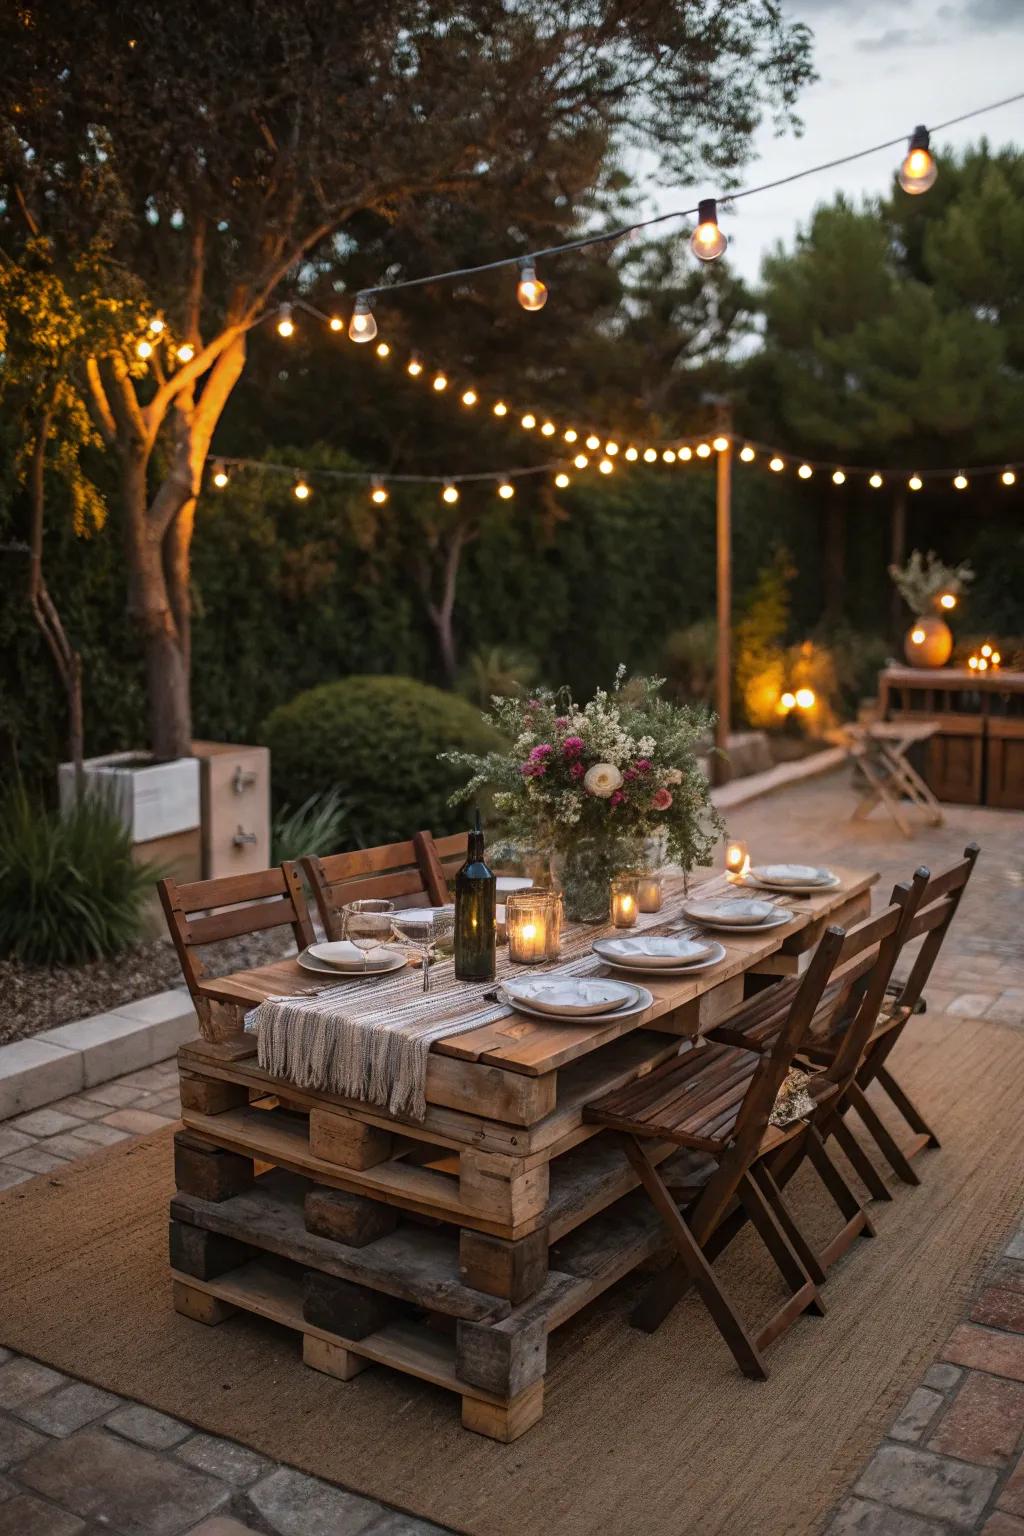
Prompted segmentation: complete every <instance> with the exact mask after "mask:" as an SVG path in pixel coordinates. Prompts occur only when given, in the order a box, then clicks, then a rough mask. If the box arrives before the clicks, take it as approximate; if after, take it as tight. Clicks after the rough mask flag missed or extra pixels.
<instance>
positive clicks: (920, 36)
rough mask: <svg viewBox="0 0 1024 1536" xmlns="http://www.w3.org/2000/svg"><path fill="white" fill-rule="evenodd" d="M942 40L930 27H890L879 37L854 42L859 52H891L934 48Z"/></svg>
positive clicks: (864, 38) (863, 38)
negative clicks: (899, 49) (905, 49)
mask: <svg viewBox="0 0 1024 1536" xmlns="http://www.w3.org/2000/svg"><path fill="white" fill-rule="evenodd" d="M941 41H942V38H941V37H939V36H937V35H936V33H935V32H934V31H932V30H931V29H929V28H928V27H890V28H889V29H888V30H887V31H885V32H882V33H881V34H880V35H879V36H878V37H862V38H860V39H859V40H858V42H856V43H855V44H854V47H855V48H856V49H857V51H858V53H891V52H893V51H895V50H896V49H897V48H933V47H934V46H935V44H936V43H939V42H941Z"/></svg>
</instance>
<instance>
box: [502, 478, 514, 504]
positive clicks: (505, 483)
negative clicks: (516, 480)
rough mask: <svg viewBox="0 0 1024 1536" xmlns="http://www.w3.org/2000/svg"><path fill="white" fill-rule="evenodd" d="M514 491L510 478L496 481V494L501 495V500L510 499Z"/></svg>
mask: <svg viewBox="0 0 1024 1536" xmlns="http://www.w3.org/2000/svg"><path fill="white" fill-rule="evenodd" d="M515 493H516V488H515V486H514V485H513V484H512V482H511V480H499V481H498V495H499V496H500V497H501V499H502V501H511V500H512V497H513V496H514V495H515Z"/></svg>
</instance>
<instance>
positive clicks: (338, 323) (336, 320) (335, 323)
mask: <svg viewBox="0 0 1024 1536" xmlns="http://www.w3.org/2000/svg"><path fill="white" fill-rule="evenodd" d="M327 324H328V325H329V326H330V328H331V330H332V331H343V330H344V329H345V322H344V320H343V319H342V318H341V316H340V315H332V316H331V318H330V319H329V320H328V322H327Z"/></svg>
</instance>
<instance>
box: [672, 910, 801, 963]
mask: <svg viewBox="0 0 1024 1536" xmlns="http://www.w3.org/2000/svg"><path fill="white" fill-rule="evenodd" d="M796 915H797V914H796V913H795V912H790V911H789V909H788V908H786V909H780V908H779V907H773V908H772V915H771V917H769V918H766V919H765V921H764V922H763V923H716V922H714V921H713V920H712V919H711V918H707V917H704V918H701V927H702V928H713V929H714V930H715V931H716V932H717V933H731V934H732V936H733V938H734V939H745V938H746V936H747V934H748V933H770V932H771V930H772V929H773V928H781V927H783V926H784V924H786V923H791V922H792V921H793V918H794V917H795V916H796ZM690 969H691V970H692V969H693V967H692V966H691V967H690Z"/></svg>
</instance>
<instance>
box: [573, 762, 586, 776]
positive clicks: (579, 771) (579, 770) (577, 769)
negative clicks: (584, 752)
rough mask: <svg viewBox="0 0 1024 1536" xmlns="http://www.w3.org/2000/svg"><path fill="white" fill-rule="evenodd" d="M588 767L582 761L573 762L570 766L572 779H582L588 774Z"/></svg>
mask: <svg viewBox="0 0 1024 1536" xmlns="http://www.w3.org/2000/svg"><path fill="white" fill-rule="evenodd" d="M586 772H587V770H586V768H585V767H584V766H583V764H582V763H572V764H571V765H570V768H569V777H570V779H582V778H583V777H584V776H585V775H586Z"/></svg>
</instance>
